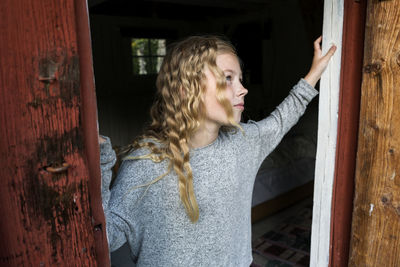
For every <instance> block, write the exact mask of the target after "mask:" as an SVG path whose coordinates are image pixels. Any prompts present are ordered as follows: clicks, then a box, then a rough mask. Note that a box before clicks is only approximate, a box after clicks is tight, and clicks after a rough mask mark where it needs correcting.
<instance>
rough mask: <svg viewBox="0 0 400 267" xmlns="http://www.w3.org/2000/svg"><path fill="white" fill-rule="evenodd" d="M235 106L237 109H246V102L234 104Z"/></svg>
mask: <svg viewBox="0 0 400 267" xmlns="http://www.w3.org/2000/svg"><path fill="white" fill-rule="evenodd" d="M234 107H235V108H237V109H241V110H244V104H237V105H234Z"/></svg>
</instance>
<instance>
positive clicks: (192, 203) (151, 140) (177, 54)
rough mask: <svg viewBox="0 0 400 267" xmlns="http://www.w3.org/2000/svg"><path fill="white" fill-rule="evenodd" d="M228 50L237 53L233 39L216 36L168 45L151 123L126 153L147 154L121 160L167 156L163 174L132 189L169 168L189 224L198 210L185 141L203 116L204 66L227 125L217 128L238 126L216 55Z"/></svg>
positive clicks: (230, 128)
mask: <svg viewBox="0 0 400 267" xmlns="http://www.w3.org/2000/svg"><path fill="white" fill-rule="evenodd" d="M226 53H230V54H233V55H235V56H237V54H236V51H235V49H234V47H233V45H232V44H231V43H229V42H228V41H226V40H224V39H222V38H220V37H216V36H192V37H189V38H186V39H184V40H182V41H180V42H178V43H175V44H173V45H172V46H170V47H169V49H168V51H167V54H166V56H165V58H164V60H163V63H162V65H161V69H160V71H159V74H158V76H157V82H156V86H157V92H156V98H155V101H154V103H153V105H152V107H151V110H150V116H151V123H150V124H149V126H148V127H147V128H146V129H145V131H144V134H143V135H141V136H140V137H138V138H137V139H136V140H135V141H134V142H133V143H132V144H131V145H129V146H128V147H127V149H125V151H124V152H125V153H129V152H130V151H132V150H134V149H138V148H141V147H146V148H148V149H149V151H150V153H149V154H147V155H144V156H139V157H129V156H128V157H125V158H124V159H151V160H152V161H153V162H161V161H163V160H166V159H167V160H169V165H168V170H167V172H166V173H164V174H163V175H161V176H159V177H157V178H155V179H154V180H153V181H151V182H150V183H147V184H144V185H140V186H137V187H135V188H138V187H143V186H147V187H148V186H150V185H151V184H153V183H155V182H157V181H159V180H160V179H162V178H163V177H165V176H166V175H167V174H168V173H170V172H171V171H172V169H173V170H174V171H175V173H176V175H177V177H178V188H179V195H180V199H181V201H182V203H183V205H184V207H185V210H186V213H187V215H188V216H189V218H190V220H191V221H192V222H193V223H194V222H197V221H198V218H199V208H198V204H197V201H196V197H195V193H194V189H193V173H192V169H191V166H190V163H189V151H190V148H189V144H188V140H190V137H191V136H192V134H193V133H194V132H195V131H196V130H197V129H199V127H200V125H201V122H202V121H203V120H204V119H205V116H206V110H205V105H204V103H203V101H202V96H203V95H204V93H205V90H206V86H205V84H206V83H205V82H206V76H205V73H204V72H205V68H206V67H208V68H209V70H210V71H211V72H212V73H213V75H214V76H215V78H216V88H217V90H216V98H217V100H218V102H219V103H220V104H221V105H222V107H223V108H224V110H225V112H226V114H227V118H228V121H229V125H227V126H223V127H221V130H222V131H230V130H235V129H237V128H240V129H241V127H240V125H239V124H238V123H236V122H235V120H234V118H233V110H232V106H231V103H230V102H229V100H228V99H226V97H225V95H224V90H225V89H226V79H225V75H224V73H223V71H222V70H221V69H219V68H218V67H217V64H216V58H217V55H220V54H226ZM147 189H148V188H147ZM147 189H146V191H147ZM146 191H145V192H146Z"/></svg>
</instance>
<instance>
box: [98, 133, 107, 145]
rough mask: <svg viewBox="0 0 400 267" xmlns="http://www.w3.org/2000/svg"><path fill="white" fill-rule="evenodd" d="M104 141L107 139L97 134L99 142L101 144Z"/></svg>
mask: <svg viewBox="0 0 400 267" xmlns="http://www.w3.org/2000/svg"><path fill="white" fill-rule="evenodd" d="M105 141H107V140H106V139H104V138H103V137H101V136H100V135H99V144H102V143H104V142H105Z"/></svg>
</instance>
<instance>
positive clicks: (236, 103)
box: [204, 53, 248, 127]
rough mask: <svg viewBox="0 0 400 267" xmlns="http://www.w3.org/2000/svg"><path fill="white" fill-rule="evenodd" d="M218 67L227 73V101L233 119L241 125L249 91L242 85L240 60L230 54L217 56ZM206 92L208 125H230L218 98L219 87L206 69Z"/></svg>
mask: <svg viewBox="0 0 400 267" xmlns="http://www.w3.org/2000/svg"><path fill="white" fill-rule="evenodd" d="M216 63H217V66H218V67H219V68H220V69H221V70H222V71H223V72H224V73H225V79H226V90H225V91H224V93H225V97H226V99H227V100H228V101H229V102H230V103H231V105H232V110H233V118H234V120H235V121H236V122H237V123H239V122H240V119H241V116H242V112H243V110H244V96H245V95H246V94H247V92H248V91H247V89H246V88H244V87H243V85H242V71H241V69H240V65H239V61H238V58H237V57H236V56H235V55H232V54H230V53H227V54H221V55H218V56H217V62H216ZM205 75H206V92H205V96H204V104H205V107H206V124H215V125H216V126H217V127H220V126H223V125H228V124H229V122H228V117H227V115H226V112H225V110H224V108H223V107H222V105H221V104H220V103H219V102H218V100H217V97H216V92H217V86H216V79H215V76H214V75H213V73H212V72H211V71H210V70H209V69H208V68H206V69H205Z"/></svg>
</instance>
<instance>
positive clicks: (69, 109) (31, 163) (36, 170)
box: [0, 0, 109, 267]
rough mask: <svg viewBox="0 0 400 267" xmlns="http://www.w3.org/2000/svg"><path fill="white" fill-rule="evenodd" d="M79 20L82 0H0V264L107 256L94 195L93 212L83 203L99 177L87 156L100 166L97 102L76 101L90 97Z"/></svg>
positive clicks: (88, 261) (84, 24)
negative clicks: (99, 251) (99, 250)
mask: <svg viewBox="0 0 400 267" xmlns="http://www.w3.org/2000/svg"><path fill="white" fill-rule="evenodd" d="M87 19H88V16H87V8H86V1H84V0H60V1H53V0H43V1H36V0H4V1H1V2H0V23H1V26H0V58H1V61H0V95H1V97H0V177H1V179H0V215H1V216H2V218H1V220H0V266H4V267H6V266H107V265H109V262H108V258H109V257H108V251H107V243H106V242H104V241H105V239H106V237H105V233H104V231H103V232H102V230H105V227H104V215H103V214H102V208H101V202H99V203H98V206H97V212H98V213H97V215H100V217H98V216H95V214H94V212H93V209H92V207H91V205H90V201H93V199H94V198H93V196H92V195H90V191H91V185H93V184H94V186H96V185H97V192H98V194H97V199H100V198H99V194H100V177H99V175H98V176H97V178H98V180H97V184H96V183H92V182H91V181H90V180H89V177H91V176H90V173H91V170H90V169H89V168H88V164H87V163H88V161H89V162H90V161H92V162H93V159H94V162H96V161H97V165H93V166H94V167H93V168H92V170H93V169H95V168H96V169H97V172H98V173H99V162H98V161H99V153H98V150H99V149H98V140H97V129H96V119H95V116H93V114H95V112H96V108H95V106H93V105H92V106H84V105H83V103H87V102H88V101H87V100H88V99H86V98H87V96H88V95H92V96H93V97H92V98H93V99H94V88H93V86H92V87H90V84H91V83H92V85H93V73H92V72H90V69H91V68H92V66H91V65H92V62H91V57H90V43H89V26H88V20H87ZM85 30H86V31H85ZM78 32H80V33H78ZM80 34H83V35H84V37H85V38H84V39H85V40H86V42H83V43H82V42H81V41H82V40H79V36H80ZM85 45H86V46H85ZM82 48H85V50H86V52H85V53H83V52H82ZM88 50H89V53H88V52H87V51H88ZM82 61H84V62H82ZM81 63H83V64H81ZM83 66H86V68H84V67H83ZM88 66H89V67H88ZM87 67H88V68H87ZM88 70H89V71H88ZM83 73H86V74H87V75H86V76H84V75H83V76H82V74H83ZM83 84H86V85H85V87H84V88H85V89H88V90H91V91H90V92H89V94H85V93H84V92H83V91H84V90H83V86H82V85H83ZM86 93H88V92H86ZM84 98H85V99H84ZM83 110H85V111H86V112H87V113H90V114H92V115H91V118H92V119H91V121H90V124H91V125H92V128H91V130H89V132H90V134H89V135H84V129H85V128H86V125H87V124H88V121H87V120H86V118H88V117H87V116H83V114H82V112H83ZM85 136H91V137H92V138H91V144H92V146H91V147H92V148H93V147H94V148H97V158H96V157H95V156H92V157H90V156H88V154H87V153H86V152H87V149H88V146H87V144H88V143H87V142H86V141H87V140H85ZM93 143H94V146H93ZM95 154H96V153H95ZM88 157H90V159H89V160H88ZM91 178H94V177H91ZM101 217H102V218H103V219H101ZM101 221H102V222H103V224H102V223H101ZM96 236H98V237H99V238H96ZM98 244H100V245H101V246H102V245H103V248H102V249H103V250H102V252H103V254H102V255H103V258H102V259H103V261H102V263H103V265H101V263H99V261H98V259H99V258H98V255H97V253H96V251H97V250H96V248H97V245H98ZM104 244H105V246H104Z"/></svg>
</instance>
